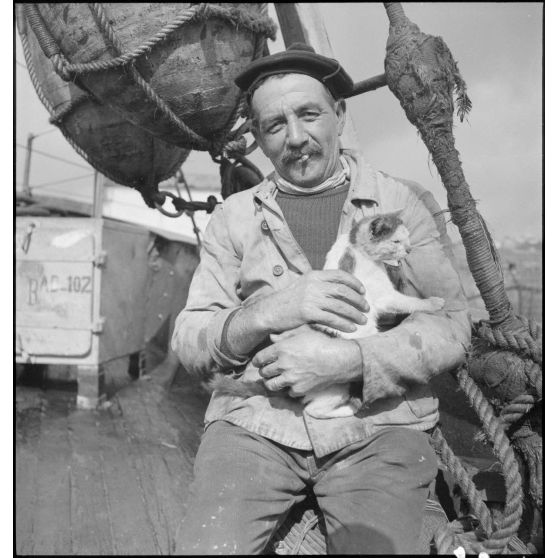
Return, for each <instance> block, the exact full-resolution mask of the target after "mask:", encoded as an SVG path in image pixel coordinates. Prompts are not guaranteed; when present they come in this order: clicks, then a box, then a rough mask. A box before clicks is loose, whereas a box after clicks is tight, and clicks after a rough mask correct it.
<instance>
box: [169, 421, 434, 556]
mask: <svg viewBox="0 0 558 558" xmlns="http://www.w3.org/2000/svg"><path fill="white" fill-rule="evenodd" d="M436 470H437V461H436V456H435V454H434V451H433V450H432V448H431V446H430V444H429V442H428V436H427V435H426V434H424V433H423V432H418V431H415V430H411V429H408V428H391V427H390V428H384V429H382V430H381V431H379V432H378V433H377V434H375V435H374V436H373V437H371V438H368V439H367V440H364V441H361V442H356V443H354V444H351V445H349V446H347V447H346V448H344V449H342V450H340V451H337V452H334V453H332V454H330V455H327V456H325V457H322V458H317V457H315V456H314V454H313V452H312V451H304V450H295V449H292V448H288V447H286V446H283V445H281V444H277V443H275V442H272V441H270V440H268V439H266V438H263V437H261V436H258V435H257V434H252V433H250V432H248V431H247V430H245V429H243V428H240V427H238V426H235V425H233V424H230V423H227V422H224V421H218V422H215V423H213V424H211V425H210V426H209V428H208V429H207V431H206V432H205V434H204V435H203V437H202V441H201V445H200V447H199V450H198V454H197V456H196V462H195V466H194V480H193V482H192V484H191V485H190V494H189V498H188V502H187V513H186V515H185V516H184V518H183V519H182V521H181V523H180V525H179V528H178V531H177V537H176V551H175V553H176V554H260V553H261V552H262V551H263V549H264V548H265V546H266V544H267V543H268V541H269V539H270V538H271V536H272V535H273V533H274V531H275V530H276V528H277V527H278V526H279V525H280V524H281V522H282V521H283V520H284V519H285V517H286V515H287V513H288V511H289V509H290V508H291V507H292V506H293V505H294V504H296V503H297V502H300V501H301V500H303V499H304V497H305V494H304V493H303V491H304V489H305V487H306V486H308V485H309V486H311V487H312V489H313V491H314V494H315V495H316V498H317V501H318V504H319V506H320V509H321V510H322V512H323V514H324V518H325V524H326V530H327V549H328V553H330V554H413V553H414V552H416V550H415V549H416V544H417V541H418V538H419V533H420V529H421V525H422V514H423V510H424V505H425V503H426V498H427V496H428V487H429V484H430V483H431V482H432V480H433V479H434V477H435V475H436Z"/></svg>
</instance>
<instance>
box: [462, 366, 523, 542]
mask: <svg viewBox="0 0 558 558" xmlns="http://www.w3.org/2000/svg"><path fill="white" fill-rule="evenodd" d="M457 380H458V382H459V386H460V388H461V389H462V390H463V391H464V393H465V395H466V396H467V399H468V400H469V403H470V404H471V406H472V407H473V409H475V411H476V412H477V414H478V416H479V418H480V420H481V422H482V424H483V428H484V430H485V431H486V433H487V435H488V437H489V440H490V441H491V442H492V444H493V445H494V452H495V453H496V455H497V457H498V459H499V460H500V462H501V463H502V466H503V473H504V480H505V484H506V506H505V508H504V515H503V517H502V519H501V520H500V521H499V522H498V525H497V526H496V530H495V531H494V532H493V533H491V534H490V538H489V539H488V540H486V541H483V546H484V547H485V548H486V550H487V551H488V552H492V553H500V552H502V551H503V550H504V549H505V548H506V546H507V544H508V543H509V541H510V540H511V538H512V537H513V536H514V535H515V533H517V530H518V528H519V524H520V521H521V514H522V497H523V493H522V487H521V485H522V481H521V475H520V473H519V467H518V464H517V460H516V458H515V455H514V452H513V449H512V448H511V446H510V443H509V440H508V438H507V437H506V434H505V432H504V428H503V426H502V423H501V421H500V420H499V419H498V418H497V417H496V416H495V415H494V412H493V410H492V408H491V406H490V404H489V403H488V401H487V399H486V398H485V397H484V395H483V393H482V391H481V390H480V388H479V387H478V386H477V385H476V384H475V382H474V381H473V380H472V378H471V377H470V376H469V374H468V373H467V371H466V369H465V368H462V369H460V370H459V371H458V372H457Z"/></svg>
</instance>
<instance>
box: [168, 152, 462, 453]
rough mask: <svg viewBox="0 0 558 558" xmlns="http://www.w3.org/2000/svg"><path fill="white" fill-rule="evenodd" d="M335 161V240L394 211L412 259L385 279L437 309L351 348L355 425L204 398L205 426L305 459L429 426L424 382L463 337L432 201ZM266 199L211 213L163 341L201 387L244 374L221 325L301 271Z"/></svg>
mask: <svg viewBox="0 0 558 558" xmlns="http://www.w3.org/2000/svg"><path fill="white" fill-rule="evenodd" d="M343 152H344V154H345V155H346V157H347V158H348V159H349V162H350V167H351V179H350V181H351V185H350V189H349V193H348V195H347V200H346V202H345V204H344V207H343V211H342V215H341V220H340V224H339V230H338V234H341V233H344V232H348V230H349V228H350V225H351V221H352V219H353V217H356V218H360V217H363V216H367V215H373V214H378V213H386V212H390V211H395V210H398V209H403V212H402V214H401V219H402V220H403V223H404V224H405V225H406V226H407V228H408V229H409V232H410V236H411V245H412V250H411V252H410V254H409V255H408V256H407V257H406V258H405V259H404V260H403V261H402V262H401V265H400V266H399V267H398V268H396V269H395V268H394V269H393V270H392V271H394V273H391V275H392V277H393V276H396V277H397V278H398V281H397V282H398V284H399V287H398V288H399V289H400V290H401V291H402V292H403V293H405V294H408V295H411V296H418V297H421V298H426V297H429V296H438V297H441V298H444V299H445V301H446V302H445V306H444V308H443V309H442V310H440V311H437V312H415V313H413V314H411V315H410V316H408V317H407V318H405V319H404V320H403V321H402V322H401V323H400V324H399V325H397V326H396V327H393V328H392V329H390V330H388V331H386V332H383V333H378V334H376V335H373V336H370V337H366V338H362V339H358V340H357V342H358V344H359V346H360V349H361V352H362V357H363V387H362V398H363V402H364V406H363V407H362V409H361V410H360V411H359V412H358V413H357V415H356V416H353V417H342V418H328V419H316V418H313V417H310V416H308V415H307V414H306V413H305V412H304V407H303V405H302V403H301V400H300V399H294V398H290V397H288V396H284V397H283V396H275V397H271V398H268V397H265V396H261V395H258V396H253V397H249V398H247V399H241V398H239V397H235V396H229V395H222V394H215V393H214V394H213V396H212V398H211V401H210V403H209V407H208V409H207V412H206V416H205V422H206V426H207V425H209V424H210V423H211V422H213V421H216V420H226V421H229V422H231V423H234V424H237V425H239V426H242V427H244V428H246V429H248V430H250V431H252V432H255V433H257V434H260V435H262V436H265V437H267V438H270V439H272V440H274V441H276V442H279V443H281V444H284V445H287V446H289V447H293V448H298V449H313V450H314V452H315V453H316V455H317V456H318V457H321V456H323V455H326V454H328V453H330V452H333V451H335V450H338V449H340V448H342V447H345V446H346V445H348V444H350V443H353V442H356V441H359V440H362V439H365V438H367V437H369V436H370V435H371V434H372V433H374V432H376V431H377V430H378V429H379V428H382V427H385V426H405V427H409V428H414V429H418V430H427V429H429V428H431V427H433V426H434V425H435V424H436V422H437V420H438V401H437V399H436V398H435V397H433V395H432V392H431V390H430V388H429V386H428V381H429V380H430V378H432V377H433V376H435V375H436V374H440V373H442V372H445V371H448V370H451V369H452V368H454V367H456V366H458V365H459V364H461V363H462V362H463V361H464V358H465V350H466V347H467V346H468V345H469V343H470V331H471V327H470V321H469V314H468V311H467V306H466V300H465V297H464V294H463V289H462V287H461V283H460V280H459V277H458V275H457V272H456V270H455V268H454V265H453V263H452V259H453V256H452V254H451V250H450V248H449V240H448V237H447V234H446V232H445V223H444V220H443V217H442V215H441V213H440V209H439V207H438V205H437V204H436V202H435V200H434V198H433V196H432V194H431V193H430V192H428V191H426V190H425V189H423V188H422V187H421V186H419V185H418V184H416V183H413V182H409V181H405V180H400V179H394V178H392V177H390V176H388V175H386V174H384V173H382V172H377V171H373V170H372V169H371V168H370V167H369V166H368V165H367V164H366V163H365V162H364V161H363V159H362V157H361V156H360V155H359V154H357V153H356V152H353V151H350V150H344V151H343ZM275 194H276V186H275V184H274V182H273V181H271V180H268V179H266V180H264V181H263V182H262V183H260V184H259V185H257V186H255V187H254V188H251V189H250V190H246V191H244V192H240V193H237V194H234V195H232V196H230V197H229V198H227V199H226V200H225V202H224V203H223V204H222V205H219V206H217V207H216V208H215V211H214V213H213V215H212V217H211V220H210V222H209V224H208V226H207V229H206V231H205V235H204V242H203V249H202V252H201V261H200V264H199V266H198V268H197V270H196V272H195V275H194V278H193V280H192V283H191V286H190V291H189V295H188V301H187V304H186V307H185V309H184V310H182V312H181V313H180V314H179V316H178V318H177V320H176V325H175V329H174V334H173V339H172V348H173V350H174V351H175V352H176V353H177V354H178V356H179V358H180V360H181V362H182V363H183V365H184V366H185V368H186V370H187V371H188V372H189V373H191V374H198V375H200V376H202V377H208V375H211V374H213V373H216V372H226V371H231V370H236V371H237V372H239V371H240V372H241V371H242V370H243V369H244V368H245V367H246V366H247V365H248V366H250V364H249V363H248V362H247V360H242V359H236V358H234V357H231V355H230V354H229V353H227V352H226V351H225V350H222V349H224V344H223V343H222V337H223V327H224V324H225V322H226V320H227V317H228V316H229V315H230V313H231V312H233V311H234V309H235V308H238V307H239V306H240V305H243V304H247V303H248V302H250V301H251V300H253V299H254V297H260V296H265V295H266V294H269V293H271V292H272V291H274V290H277V289H282V288H284V287H286V286H287V285H288V284H289V283H290V282H291V281H293V280H294V279H295V278H296V277H297V276H298V275H300V274H303V273H306V272H308V271H310V270H311V266H310V263H309V262H308V260H307V258H306V256H305V255H304V253H303V252H302V250H301V248H300V246H299V245H298V243H297V242H296V240H295V239H294V237H293V235H292V233H291V231H290V230H289V227H288V225H287V223H286V222H285V219H284V217H283V214H282V212H281V210H280V208H279V205H278V204H277V202H276V201H275ZM436 213H437V215H436Z"/></svg>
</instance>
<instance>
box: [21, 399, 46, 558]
mask: <svg viewBox="0 0 558 558" xmlns="http://www.w3.org/2000/svg"><path fill="white" fill-rule="evenodd" d="M40 433H41V397H40V393H39V390H22V389H17V390H16V463H15V465H16V475H15V490H16V501H15V527H16V540H15V543H16V544H15V546H16V552H17V553H18V554H33V553H34V540H33V535H34V532H35V521H34V514H35V510H36V509H37V506H36V500H37V486H36V485H37V475H38V452H37V445H38V441H39V438H40Z"/></svg>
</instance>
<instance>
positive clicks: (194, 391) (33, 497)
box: [15, 371, 501, 555]
mask: <svg viewBox="0 0 558 558" xmlns="http://www.w3.org/2000/svg"><path fill="white" fill-rule="evenodd" d="M110 377H112V376H111V375H109V378H110ZM434 383H435V384H436V385H435V387H436V391H437V392H438V395H439V396H440V403H441V415H442V423H443V424H444V423H445V425H446V428H445V429H444V430H445V434H446V438H447V439H448V441H449V442H450V445H451V446H452V448H453V449H454V450H455V451H456V452H457V453H459V454H461V455H463V456H475V458H477V459H478V458H483V457H484V460H482V459H481V460H482V461H483V465H486V463H484V461H487V459H486V458H488V457H490V453H491V450H490V448H488V447H486V446H484V447H483V446H482V444H480V442H474V441H473V436H474V433H475V432H476V431H477V427H476V426H475V417H474V415H473V414H472V412H471V410H470V409H468V406H467V404H466V403H465V401H464V396H463V395H462V394H461V395H460V394H458V393H456V392H455V389H456V388H455V382H454V381H453V380H452V379H451V378H449V377H447V378H437V379H436V382H434ZM75 399H76V386H75V384H71V383H65V384H64V383H58V384H52V383H51V384H46V385H43V386H42V388H41V387H30V386H24V385H18V386H16V452H15V453H16V479H15V480H16V486H15V490H16V514H15V520H16V529H15V536H16V542H15V548H16V552H17V553H18V554H23V555H45V554H46V555H49V554H66V555H82V554H89V555H91V554H93V555H97V554H100V555H114V554H116V555H119V554H124V555H130V554H137V555H168V554H169V553H170V552H171V548H172V547H171V545H172V540H173V538H174V534H175V530H176V527H177V525H178V523H179V521H180V519H181V518H182V516H183V515H184V513H185V500H186V495H187V490H188V485H189V483H190V481H191V479H192V468H193V462H194V457H195V454H196V451H197V448H198V444H199V439H200V435H201V432H202V429H203V415H204V412H205V408H206V406H207V402H208V395H207V393H206V392H205V391H203V389H202V388H201V387H200V386H199V385H196V384H193V383H192V381H191V380H189V379H188V378H187V377H186V376H185V375H184V376H180V375H178V377H177V379H176V381H175V383H174V385H173V387H172V389H171V390H170V391H169V392H165V391H164V390H163V389H162V388H160V387H158V386H157V385H156V384H154V383H153V382H146V381H143V380H140V381H131V380H130V378H129V377H128V375H127V372H126V371H124V372H122V371H121V372H119V377H118V375H117V377H116V380H114V377H113V384H111V386H110V387H109V401H108V403H107V404H106V406H105V408H104V409H101V410H98V411H80V410H77V409H76V406H75ZM452 403H453V405H452ZM457 411H459V412H457ZM493 460H494V458H493V457H492V458H491V460H490V461H491V462H492V461H493ZM485 468H486V467H485ZM491 484H494V483H492V482H491ZM499 484H501V483H499ZM499 484H498V485H494V487H493V488H491V491H492V492H494V490H496V489H497V488H498V489H499ZM497 492H498V491H497ZM499 497H501V495H499Z"/></svg>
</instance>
